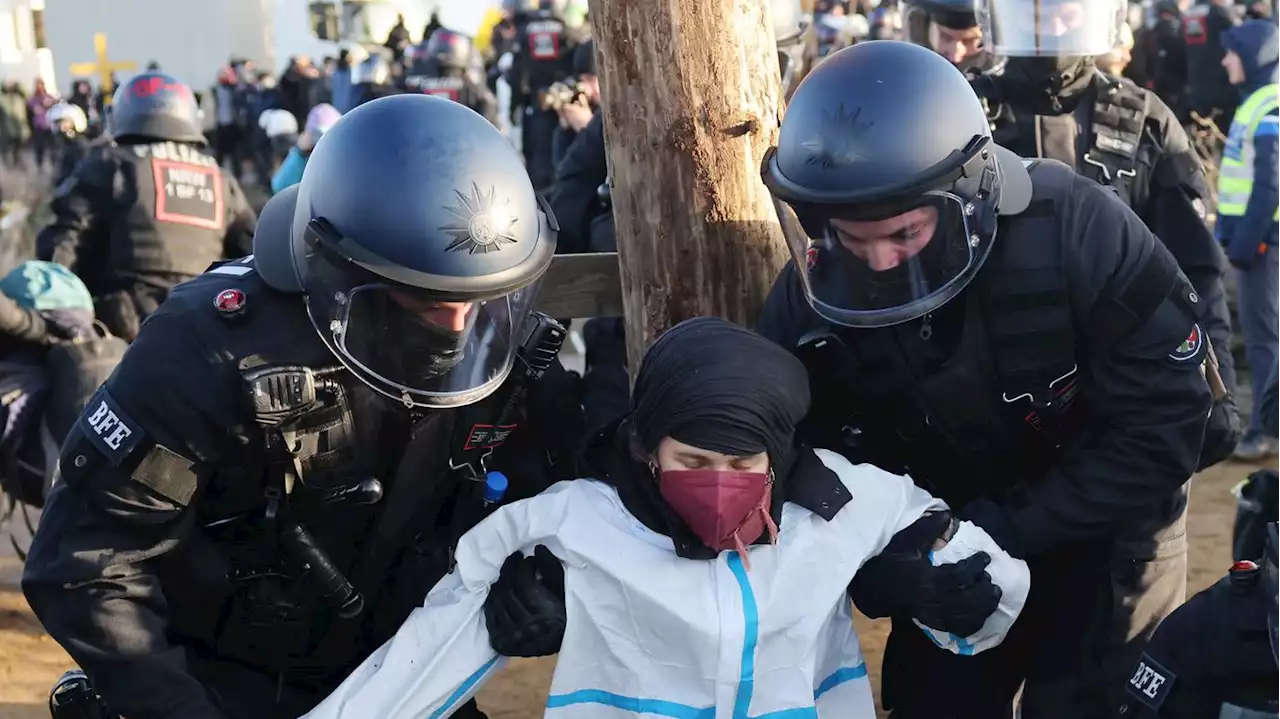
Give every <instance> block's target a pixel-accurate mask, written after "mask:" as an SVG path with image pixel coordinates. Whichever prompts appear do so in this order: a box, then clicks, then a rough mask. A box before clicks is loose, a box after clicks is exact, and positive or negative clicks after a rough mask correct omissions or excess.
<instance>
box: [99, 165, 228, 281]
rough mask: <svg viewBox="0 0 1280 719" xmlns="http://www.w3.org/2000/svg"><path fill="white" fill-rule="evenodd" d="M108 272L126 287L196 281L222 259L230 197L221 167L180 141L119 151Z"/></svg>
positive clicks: (113, 194) (114, 180)
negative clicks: (158, 279) (150, 281)
mask: <svg viewBox="0 0 1280 719" xmlns="http://www.w3.org/2000/svg"><path fill="white" fill-rule="evenodd" d="M112 151H113V152H114V153H115V154H116V157H117V158H118V160H119V169H118V170H117V175H116V177H115V178H114V179H113V183H114V184H115V187H114V188H113V189H114V192H113V193H112V196H113V197H114V199H115V202H116V208H115V212H114V213H113V216H112V219H111V252H110V260H109V263H110V266H111V268H112V270H113V274H115V275H116V276H117V277H119V278H121V279H125V280H138V279H146V278H147V277H148V276H155V275H181V276H186V277H194V276H196V275H198V274H200V273H201V272H204V271H205V269H206V268H208V267H209V265H210V264H212V263H214V262H217V261H218V260H220V259H222V257H223V254H224V252H225V249H224V238H225V237H226V231H227V216H228V214H229V213H228V211H227V202H228V201H229V199H230V198H229V192H228V189H227V186H226V185H227V183H226V180H225V179H224V178H223V176H222V170H221V169H220V168H219V167H218V163H217V161H216V160H215V159H214V158H213V157H212V156H211V155H209V154H208V153H206V152H205V151H204V150H203V149H202V148H198V147H195V146H193V145H189V144H184V143H178V142H156V143H153V144H150V145H127V146H117V147H115V148H113V150H112Z"/></svg>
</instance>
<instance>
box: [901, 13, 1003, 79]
mask: <svg viewBox="0 0 1280 719" xmlns="http://www.w3.org/2000/svg"><path fill="white" fill-rule="evenodd" d="M975 6H976V2H975V0H909V6H908V8H907V10H906V17H905V18H904V23H903V24H904V25H905V26H906V32H907V39H908V40H910V41H911V42H914V43H915V44H917V45H924V46H925V47H929V48H933V50H934V51H935V52H937V53H938V54H939V55H942V56H943V57H945V58H947V59H948V60H950V61H951V62H952V64H954V65H956V66H958V67H961V68H965V67H968V66H971V65H973V64H974V63H976V62H978V61H979V57H978V56H979V55H980V54H981V52H982V50H981V48H982V45H983V43H982V28H981V27H979V26H978V16H977V12H976V11H975Z"/></svg>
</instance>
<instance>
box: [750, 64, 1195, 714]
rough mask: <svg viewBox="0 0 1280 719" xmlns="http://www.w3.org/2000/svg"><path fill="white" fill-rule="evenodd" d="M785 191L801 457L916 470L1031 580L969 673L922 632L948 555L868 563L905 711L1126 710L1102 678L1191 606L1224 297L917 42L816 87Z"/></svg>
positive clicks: (783, 333) (869, 584)
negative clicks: (1191, 507)
mask: <svg viewBox="0 0 1280 719" xmlns="http://www.w3.org/2000/svg"><path fill="white" fill-rule="evenodd" d="M762 175H763V179H764V182H765V184H766V185H767V186H768V187H769V190H770V191H771V192H772V193H773V195H774V198H775V199H776V200H777V201H778V203H777V204H778V209H779V217H780V218H782V220H783V226H784V231H785V232H784V234H786V235H787V239H788V245H789V246H790V248H791V252H792V255H793V257H794V261H793V263H792V264H790V265H788V266H787V268H786V269H785V270H784V271H783V274H782V276H781V277H780V278H779V279H778V281H777V283H776V284H775V286H774V288H773V291H772V292H771V294H770V296H769V298H768V300H767V302H766V306H765V310H764V314H763V316H762V318H761V321H760V327H759V329H760V331H761V332H762V334H764V335H765V336H767V337H770V338H771V339H773V340H775V341H777V342H779V343H780V344H782V345H783V346H786V347H790V348H793V349H794V350H795V352H796V353H797V354H798V356H800V357H801V358H802V359H803V360H804V362H805V364H806V366H807V367H808V368H809V371H810V376H811V380H812V382H813V385H814V387H815V388H816V389H815V391H814V397H815V404H814V407H813V408H812V410H811V413H810V416H809V417H808V418H807V420H806V422H805V423H804V427H803V429H802V435H803V440H804V441H806V442H808V443H810V444H812V445H813V446H818V447H828V448H831V449H835V450H839V451H842V452H844V453H846V454H847V455H848V456H849V457H850V458H851V459H852V460H854V461H859V462H871V463H874V464H876V465H878V466H880V467H883V468H884V469H886V470H889V471H893V472H900V473H903V474H907V475H909V476H911V477H912V478H913V479H914V480H915V481H916V482H917V483H919V484H920V485H921V486H923V487H927V488H928V489H929V491H931V492H933V493H934V494H935V495H936V496H938V497H941V498H943V499H944V500H946V501H947V503H948V504H949V505H950V506H951V507H954V508H957V509H958V513H959V515H960V516H962V517H965V518H966V519H969V520H972V521H974V522H976V523H977V524H979V525H981V526H982V527H983V528H984V529H986V530H987V532H988V533H990V534H991V535H992V537H994V538H995V539H996V540H997V541H998V542H999V543H1000V545H1001V546H1002V547H1004V548H1005V549H1007V550H1009V551H1010V552H1011V553H1014V554H1017V555H1019V556H1022V557H1025V558H1026V560H1027V561H1028V563H1029V564H1030V567H1031V573H1032V577H1033V581H1032V589H1031V594H1030V596H1029V597H1028V600H1027V604H1026V607H1025V608H1024V609H1023V613H1022V615H1021V616H1020V617H1019V619H1018V623H1017V625H1016V626H1015V627H1014V629H1013V632H1012V633H1011V634H1010V635H1009V637H1008V638H1007V639H1006V640H1005V642H1004V643H1003V644H1002V645H1001V646H999V647H996V648H993V649H991V650H988V651H986V652H983V653H982V654H980V655H977V656H974V657H953V656H951V655H945V656H944V654H945V652H943V651H942V650H940V649H938V648H937V647H936V646H934V645H933V643H932V642H931V641H930V640H929V639H928V638H927V637H926V636H924V635H923V634H922V633H921V632H920V631H919V629H918V628H916V627H914V626H912V625H911V624H910V622H904V621H898V618H903V617H906V616H909V614H910V610H911V608H912V607H916V606H920V605H922V604H923V603H927V602H929V601H931V598H932V597H935V596H936V592H935V591H934V590H935V589H936V588H933V585H932V582H931V580H930V577H931V574H930V572H931V570H932V565H931V564H930V562H929V560H928V547H927V546H911V547H906V546H904V547H892V546H891V547H889V548H888V551H887V552H886V553H884V554H882V555H881V556H880V557H879V558H877V559H873V560H871V561H870V562H868V563H867V564H866V565H865V566H864V567H863V568H862V569H861V570H860V571H859V573H858V577H857V578H856V579H855V580H854V584H853V586H852V588H851V594H852V596H853V599H854V602H855V604H856V605H857V606H858V607H859V608H860V609H861V610H862V611H863V612H864V613H866V614H869V615H871V616H894V617H895V622H894V624H895V626H894V631H893V632H892V634H891V635H890V637H889V642H888V645H887V647H886V654H885V665H884V680H883V692H884V693H883V697H884V703H885V705H886V706H887V707H890V708H892V710H893V714H892V716H893V717H894V719H915V718H916V717H929V718H930V719H933V718H935V717H944V716H945V717H964V718H966V719H968V718H970V717H983V718H984V719H992V718H999V717H1011V704H1012V701H1013V697H1014V694H1015V693H1016V692H1017V691H1018V687H1019V686H1020V685H1021V684H1023V682H1024V681H1025V683H1026V686H1025V688H1024V689H1023V705H1022V716H1023V717H1025V718H1026V719H1044V717H1071V719H1092V717H1100V716H1106V714H1107V712H1109V711H1110V709H1111V706H1113V705H1111V704H1109V703H1108V701H1107V699H1106V697H1105V696H1103V695H1101V693H1100V692H1099V688H1100V687H1105V686H1107V682H1108V681H1111V680H1112V679H1113V678H1112V677H1104V676H1101V674H1102V673H1104V672H1105V671H1106V670H1107V668H1113V667H1127V666H1128V665H1129V664H1130V663H1131V661H1132V659H1133V656H1129V655H1124V654H1123V652H1125V651H1127V649H1126V642H1127V641H1128V642H1131V640H1132V638H1133V636H1134V635H1137V634H1139V633H1140V632H1141V630H1142V628H1143V627H1145V626H1148V625H1149V624H1153V623H1154V622H1155V621H1156V620H1158V619H1159V618H1160V617H1162V616H1164V615H1165V614H1167V613H1168V612H1169V611H1171V610H1172V609H1173V608H1174V607H1175V606H1177V605H1178V603H1179V602H1181V600H1182V595H1183V591H1184V575H1185V537H1184V529H1183V528H1184V510H1185V505H1186V494H1185V487H1184V485H1185V483H1186V481H1187V479H1188V477H1190V476H1191V474H1192V472H1193V471H1195V468H1196V460H1197V457H1198V454H1199V450H1200V444H1201V440H1202V439H1203V436H1204V428H1205V423H1206V416H1207V415H1208V412H1209V408H1210V406H1211V403H1212V399H1213V396H1212V395H1213V393H1212V391H1211V389H1210V386H1209V382H1208V381H1207V380H1206V376H1205V374H1203V373H1202V371H1201V366H1202V364H1203V363H1204V362H1205V359H1206V357H1207V354H1206V352H1207V349H1208V347H1207V343H1206V342H1205V341H1204V338H1203V336H1202V334H1201V330H1200V321H1201V314H1202V310H1201V307H1202V305H1203V300H1201V299H1200V298H1199V296H1198V294H1197V293H1196V292H1195V291H1194V289H1193V288H1192V287H1191V285H1190V284H1189V282H1188V281H1187V279H1186V277H1185V276H1184V275H1183V274H1182V273H1181V272H1180V270H1179V269H1178V267H1177V265H1176V263H1175V262H1174V260H1173V258H1172V256H1171V255H1170V254H1169V252H1168V251H1167V250H1166V249H1165V248H1164V246H1163V245H1161V244H1160V243H1159V242H1157V241H1156V239H1155V238H1154V237H1153V236H1152V234H1151V232H1150V231H1149V230H1148V229H1147V228H1146V227H1145V226H1144V225H1143V224H1142V222H1141V220H1139V219H1138V218H1137V217H1136V216H1135V215H1134V214H1133V213H1132V212H1131V211H1129V210H1128V209H1127V208H1125V207H1124V205H1123V204H1121V203H1119V202H1116V201H1115V198H1114V196H1113V195H1112V194H1111V193H1110V192H1109V191H1108V190H1106V189H1105V188H1102V187H1100V186H1098V185H1096V184H1094V183H1092V182H1089V181H1087V180H1085V179H1083V178H1081V177H1080V176H1079V175H1077V174H1076V173H1075V172H1073V171H1072V170H1071V169H1070V168H1068V167H1066V166H1064V165H1062V164H1061V163H1058V162H1055V161H1051V160H1039V161H1035V160H1032V161H1026V162H1025V163H1024V161H1022V160H1020V158H1018V157H1016V156H1015V155H1013V154H1012V153H1011V152H1009V151H1008V150H1006V149H1004V148H1002V147H1000V146H999V145H997V144H996V143H994V142H993V141H992V138H991V131H990V126H989V124H988V122H987V119H986V115H985V113H984V111H983V108H982V105H981V103H980V102H979V101H978V99H977V98H976V97H975V96H974V95H973V93H972V91H971V90H970V89H969V85H968V82H967V80H966V78H965V76H964V75H963V74H962V73H961V72H960V71H959V70H958V69H956V68H955V67H954V66H953V65H951V63H949V62H947V61H946V60H945V59H944V58H942V57H941V56H940V55H938V54H937V53H935V52H933V51H931V50H927V49H925V48H921V47H919V46H917V45H912V44H908V43H902V42H870V43H862V44H859V45H855V46H854V47H852V48H848V49H846V50H842V51H840V52H839V53H836V54H835V55H832V56H831V57H829V58H827V59H826V60H825V61H823V62H822V64H820V65H818V66H817V67H816V68H814V70H813V71H812V72H811V73H810V74H809V77H807V78H806V79H805V81H804V82H803V83H802V84H801V85H800V87H799V88H798V89H797V90H796V93H795V95H794V96H793V97H792V99H791V103H790V105H789V106H788V108H787V114H786V116H785V118H784V119H783V122H782V128H781V132H780V135H779V140H778V146H777V148H775V149H774V150H771V151H770V152H769V153H768V154H767V155H766V158H765V162H764V165H763V168H762ZM978 594H980V593H978ZM970 600H971V601H974V602H980V601H989V599H988V598H985V597H981V596H974V597H971V598H969V599H966V600H965V601H970ZM937 628H938V629H942V630H943V631H953V630H950V629H948V628H947V627H937ZM1117 652H1119V653H1120V657H1121V658H1119V659H1117V655H1116V653H1117ZM1135 656H1136V655H1135ZM1111 671H1116V670H1115V669H1112V670H1111Z"/></svg>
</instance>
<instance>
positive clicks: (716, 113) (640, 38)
mask: <svg viewBox="0 0 1280 719" xmlns="http://www.w3.org/2000/svg"><path fill="white" fill-rule="evenodd" d="M769 12H770V10H769V3H768V2H764V1H762V0H755V1H754V2H743V1H742V0H594V2H593V3H592V5H591V22H592V28H593V35H594V37H595V41H596V47H597V52H598V53H599V62H598V65H599V67H600V78H601V90H602V94H603V104H604V113H605V115H604V129H605V139H606V147H607V154H608V160H609V175H610V179H611V182H612V185H613V190H612V200H613V216H614V225H615V231H616V234H617V238H618V255H619V263H620V265H621V267H620V274H621V279H622V301H623V307H624V308H625V310H626V328H627V344H628V346H627V356H628V360H629V362H630V367H631V372H632V375H633V376H634V374H635V372H636V370H637V369H638V368H639V365H640V358H641V357H642V356H643V354H644V349H645V348H646V347H647V346H648V345H649V343H650V342H651V341H652V340H653V338H654V337H656V336H657V335H658V334H660V333H662V332H663V331H665V330H666V329H667V328H669V327H671V326H672V325H674V324H676V323H678V322H680V321H682V320H685V319H688V318H690V317H697V316H701V315H715V316H719V317H724V318H725V319H728V320H731V321H733V322H736V323H738V324H741V325H743V326H746V327H754V326H755V323H756V319H757V317H758V315H759V313H760V309H761V307H762V306H763V304H764V298H765V296H766V294H767V293H768V291H769V288H770V286H771V285H772V284H773V281H774V279H775V278H777V276H778V273H779V272H780V271H781V269H782V266H783V264H785V262H786V259H787V256H788V255H787V249H786V244H785V242H784V241H783V237H782V233H781V230H780V229H779V227H778V224H777V218H776V215H775V213H774V209H773V205H772V202H771V199H770V196H769V191H768V190H767V189H766V188H765V186H764V184H763V183H762V182H761V181H760V162H761V159H762V158H763V157H764V154H765V151H766V150H768V148H769V147H770V146H771V145H773V144H775V143H776V142H777V137H778V118H779V113H780V111H781V107H782V103H781V99H780V94H779V77H778V59H777V50H776V46H775V43H774V39H773V30H772V27H773V26H772V22H771V20H770V17H769Z"/></svg>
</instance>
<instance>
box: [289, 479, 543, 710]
mask: <svg viewBox="0 0 1280 719" xmlns="http://www.w3.org/2000/svg"><path fill="white" fill-rule="evenodd" d="M566 489H567V483H565V484H560V485H557V486H556V487H555V488H552V489H551V490H549V491H548V492H547V493H544V494H542V495H539V496H537V497H534V498H532V499H526V500H523V501H519V502H513V503H511V504H508V505H504V506H502V507H499V508H498V510H497V511H496V512H495V513H494V514H493V515H492V516H490V517H489V518H487V519H485V520H484V521H483V522H481V523H480V524H478V525H476V526H475V527H474V528H473V529H471V531H469V532H467V533H466V534H465V535H463V537H462V540H461V541H460V542H459V543H458V551H457V555H456V558H457V565H456V566H455V568H454V570H453V571H452V572H450V573H449V574H447V575H445V577H444V578H443V579H441V580H440V582H439V583H437V584H436V586H435V587H434V588H432V590H431V591H430V592H429V593H428V594H427V598H426V601H425V602H423V605H422V606H421V607H419V608H417V609H415V610H413V613H412V614H410V615H409V618H408V619H406V620H405V622H404V624H402V625H401V626H400V629H399V630H398V631H397V632H396V634H395V636H394V637H392V638H391V639H390V640H388V641H387V643H386V644H383V645H382V647H380V648H379V649H378V650H377V651H376V652H374V653H373V654H372V655H370V656H369V658H368V659H366V660H365V661H364V662H363V663H361V665H360V666H359V667H358V668H357V669H356V670H355V671H354V672H352V673H351V675H350V676H348V677H347V679H346V680H345V681H343V682H342V685H341V686H339V687H338V688H337V689H336V690H334V692H333V693H332V694H330V695H329V696H328V697H327V698H326V699H325V700H324V701H323V702H321V703H320V705H319V706H317V707H316V708H315V709H313V710H312V711H311V712H310V713H309V714H307V715H306V717H305V719H366V717H383V718H385V719H412V718H414V717H425V716H433V717H437V716H448V715H449V713H450V712H452V711H454V710H455V709H457V707H458V706H459V705H461V704H463V703H464V702H466V701H467V700H468V699H470V698H471V697H472V696H474V695H475V693H476V692H477V691H479V690H480V688H481V687H482V686H484V683H485V682H486V681H488V680H489V678H490V677H492V676H493V674H494V673H496V672H497V671H498V670H499V669H501V668H502V667H503V666H504V665H505V659H504V658H503V657H500V656H499V655H497V654H496V653H495V652H494V651H493V649H492V648H491V647H490V646H489V631H488V629H486V627H485V621H484V602H485V598H486V597H488V595H489V588H490V587H491V586H492V585H493V583H494V582H496V581H497V579H498V574H499V573H500V571H501V569H502V563H503V562H504V561H505V560H506V558H507V557H508V556H510V555H511V554H512V553H513V552H517V551H522V552H524V553H526V554H529V553H532V551H533V550H534V548H535V547H536V546H537V545H538V544H539V543H542V544H546V545H547V546H548V548H550V549H551V550H552V551H553V553H559V554H561V555H563V550H562V549H561V548H560V546H559V544H558V543H557V542H556V540H555V538H554V534H555V530H556V527H558V526H559V524H560V522H561V521H562V520H563V518H564V516H565V507H566V506H567V504H568V501H567V497H566V495H567V492H566V491H565V490H566Z"/></svg>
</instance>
